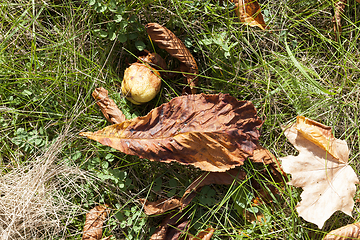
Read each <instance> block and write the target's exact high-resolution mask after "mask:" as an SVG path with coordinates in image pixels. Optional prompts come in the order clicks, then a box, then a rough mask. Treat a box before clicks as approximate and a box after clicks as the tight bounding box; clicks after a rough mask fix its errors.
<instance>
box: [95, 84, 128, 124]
mask: <svg viewBox="0 0 360 240" xmlns="http://www.w3.org/2000/svg"><path fill="white" fill-rule="evenodd" d="M92 96H93V98H95V100H96V101H97V102H96V104H97V105H98V106H99V107H100V110H101V112H102V113H103V114H104V117H105V118H106V119H107V120H108V121H109V122H110V123H112V124H117V123H121V122H123V121H125V120H126V117H125V115H124V114H123V113H122V112H121V111H120V110H119V108H118V107H117V106H116V104H115V102H114V100H112V99H111V98H109V96H108V91H107V90H106V89H105V88H102V87H100V88H96V89H95V90H94V92H93V93H92Z"/></svg>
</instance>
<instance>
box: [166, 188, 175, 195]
mask: <svg viewBox="0 0 360 240" xmlns="http://www.w3.org/2000/svg"><path fill="white" fill-rule="evenodd" d="M175 194H176V189H175V188H174V189H171V190H170V191H169V192H168V193H167V196H168V197H172V196H174V195H175Z"/></svg>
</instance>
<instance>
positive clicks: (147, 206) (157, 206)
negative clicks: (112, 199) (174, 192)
mask: <svg viewBox="0 0 360 240" xmlns="http://www.w3.org/2000/svg"><path fill="white" fill-rule="evenodd" d="M138 201H139V202H140V203H141V204H142V205H143V206H144V212H145V214H146V215H155V214H163V213H165V212H167V211H169V210H172V209H174V208H177V207H180V206H181V202H180V200H179V199H177V198H172V199H160V200H158V201H156V202H150V201H148V200H146V199H139V200H138Z"/></svg>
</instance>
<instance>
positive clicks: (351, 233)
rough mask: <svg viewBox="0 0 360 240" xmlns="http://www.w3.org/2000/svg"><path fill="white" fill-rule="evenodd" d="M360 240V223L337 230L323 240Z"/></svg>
mask: <svg viewBox="0 0 360 240" xmlns="http://www.w3.org/2000/svg"><path fill="white" fill-rule="evenodd" d="M346 239H360V223H358V222H357V223H353V224H349V225H346V226H344V227H341V228H338V229H335V230H333V231H331V232H329V233H328V234H326V236H325V237H324V238H323V240H346Z"/></svg>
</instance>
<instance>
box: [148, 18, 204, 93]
mask: <svg viewBox="0 0 360 240" xmlns="http://www.w3.org/2000/svg"><path fill="white" fill-rule="evenodd" d="M145 27H146V31H147V33H148V34H149V36H150V38H151V40H152V41H153V42H155V43H156V44H157V45H158V46H159V48H161V49H165V50H166V51H167V52H168V53H169V54H170V55H171V56H173V57H174V58H177V59H178V60H179V61H180V62H181V63H182V64H183V65H182V66H181V67H180V69H181V71H183V72H188V73H190V74H186V73H183V75H184V76H185V77H186V79H187V82H188V84H189V85H190V89H191V93H193V94H195V93H196V88H194V87H195V86H196V83H197V75H198V74H199V70H198V66H197V64H196V61H195V59H194V57H193V55H192V54H191V53H190V51H189V49H187V48H186V46H185V44H184V43H183V42H182V41H181V40H180V39H179V38H177V37H176V36H175V34H174V33H172V32H171V31H170V30H169V29H167V28H166V27H163V26H161V25H160V24H158V23H148V24H146V26H145Z"/></svg>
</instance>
